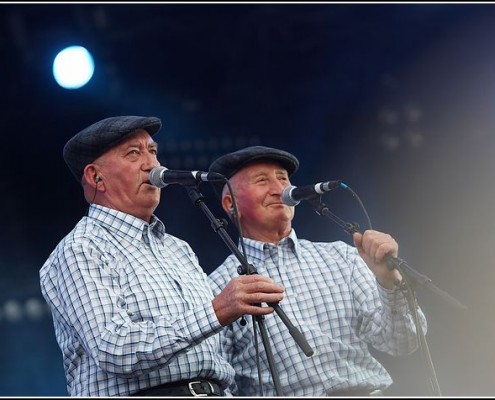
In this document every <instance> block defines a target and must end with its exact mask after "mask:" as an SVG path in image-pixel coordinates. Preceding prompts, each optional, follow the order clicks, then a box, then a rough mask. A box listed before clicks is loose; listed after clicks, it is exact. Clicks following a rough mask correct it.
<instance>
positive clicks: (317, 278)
mask: <svg viewBox="0 0 495 400" xmlns="http://www.w3.org/2000/svg"><path fill="white" fill-rule="evenodd" d="M245 248H246V252H247V259H248V262H249V263H250V264H252V265H253V266H254V268H255V269H256V270H257V272H258V273H259V274H261V275H265V276H269V277H271V278H272V279H273V280H275V281H276V282H278V283H280V284H282V285H283V286H284V287H285V290H286V292H285V298H284V299H283V300H282V301H281V302H280V304H279V305H280V309H281V310H282V311H283V312H284V313H285V314H286V315H287V317H288V318H289V320H290V322H292V324H294V325H295V326H296V327H297V328H298V330H299V331H300V332H301V333H302V334H303V335H304V337H305V338H306V340H307V341H308V344H309V345H310V346H311V348H312V349H313V351H314V354H313V356H311V357H308V356H306V355H305V354H304V353H303V351H302V350H301V348H300V347H299V345H298V344H297V343H296V342H295V341H294V339H293V337H292V336H291V334H290V332H289V330H288V329H287V327H286V325H285V324H284V323H283V321H282V319H281V318H280V317H279V316H278V315H277V313H273V314H270V315H268V316H267V317H265V320H264V325H265V326H266V330H267V333H268V336H269V339H270V346H271V348H272V351H273V354H274V362H275V366H276V369H277V373H278V376H279V378H280V384H281V387H282V390H283V393H282V395H285V396H324V395H325V393H327V392H330V391H334V390H339V389H360V388H362V389H368V388H371V389H384V388H387V387H388V386H390V385H391V383H392V380H391V377H390V375H389V374H388V373H387V371H386V370H385V368H384V367H383V366H382V365H380V364H379V363H378V361H377V360H376V359H375V358H373V356H372V355H371V354H370V351H369V349H368V344H369V345H371V346H372V347H374V348H375V349H377V350H379V351H382V352H386V353H388V354H391V355H398V354H409V353H411V352H413V351H414V350H415V349H416V348H417V339H416V335H415V332H416V329H415V325H414V322H413V318H412V316H411V314H410V313H409V308H408V305H407V300H406V299H405V297H404V295H403V294H402V293H401V292H400V291H396V290H387V289H385V288H383V287H381V286H380V285H379V284H377V281H376V278H375V276H374V275H373V273H372V272H371V271H370V269H369V268H368V267H367V265H366V264H365V263H364V261H363V260H362V258H361V257H360V256H359V254H358V252H357V250H356V248H355V247H353V246H350V245H348V244H346V243H344V242H341V241H338V242H333V243H315V242H310V241H308V240H303V239H301V240H299V239H298V238H297V236H296V233H295V231H294V230H292V232H291V234H290V236H289V237H286V238H285V239H283V240H282V241H280V242H279V243H278V245H274V244H270V243H263V242H258V241H255V240H250V239H245ZM239 264H240V263H239V261H238V260H237V258H235V257H234V256H233V255H230V256H229V257H228V258H227V259H226V260H225V261H224V263H223V264H222V265H221V266H219V267H218V268H217V269H216V270H215V271H214V272H213V273H211V274H210V276H209V280H210V282H211V284H212V287H213V291H214V293H218V292H219V291H220V290H221V289H222V288H223V287H224V286H225V285H226V283H227V282H228V281H229V280H230V279H231V277H234V276H237V275H238V272H237V267H238V266H239ZM419 314H420V319H421V323H422V328H423V330H424V331H426V319H425V317H424V314H423V313H422V311H421V310H419ZM246 320H247V322H248V324H247V325H246V326H241V324H240V323H239V321H240V320H238V321H236V322H234V323H233V324H231V325H229V326H228V327H226V328H225V329H224V330H223V331H222V333H221V336H222V352H223V354H224V355H225V357H226V358H227V359H228V360H229V361H230V363H231V364H232V365H233V366H234V369H235V370H236V373H237V375H236V383H237V386H238V391H237V392H236V393H234V394H238V395H242V396H261V395H264V396H275V395H276V392H275V388H274V385H273V383H272V378H271V373H270V369H269V367H268V361H267V357H266V353H265V350H264V348H263V343H262V341H261V336H260V335H259V334H258V347H259V349H260V353H261V360H260V365H261V376H262V382H263V393H261V391H260V388H259V380H258V369H257V363H256V351H255V346H254V343H255V341H254V338H253V328H252V318H251V317H246Z"/></svg>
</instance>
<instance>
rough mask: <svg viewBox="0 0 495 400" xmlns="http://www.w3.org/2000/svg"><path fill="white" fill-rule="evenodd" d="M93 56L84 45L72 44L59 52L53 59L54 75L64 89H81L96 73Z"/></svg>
mask: <svg viewBox="0 0 495 400" xmlns="http://www.w3.org/2000/svg"><path fill="white" fill-rule="evenodd" d="M94 69H95V66H94V61H93V57H92V56H91V54H90V53H89V51H88V50H86V49H85V48H84V47H82V46H70V47H67V48H65V49H64V50H62V51H61V52H60V53H58V54H57V56H56V57H55V59H54V61H53V76H54V78H55V81H56V82H57V83H58V84H59V85H60V86H62V87H63V88H64V89H79V88H81V87H83V86H84V85H85V84H86V83H88V82H89V80H90V79H91V77H92V76H93V73H94Z"/></svg>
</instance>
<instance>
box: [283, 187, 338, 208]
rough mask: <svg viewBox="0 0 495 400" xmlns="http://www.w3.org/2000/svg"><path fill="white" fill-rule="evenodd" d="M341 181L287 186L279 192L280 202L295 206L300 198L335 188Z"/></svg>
mask: <svg viewBox="0 0 495 400" xmlns="http://www.w3.org/2000/svg"><path fill="white" fill-rule="evenodd" d="M341 185H342V181H328V182H320V183H317V184H315V185H308V186H300V187H296V186H287V187H286V188H285V189H284V190H283V191H282V194H281V198H282V203H284V204H286V205H288V206H297V205H298V204H299V203H300V202H301V200H307V199H310V198H312V197H315V196H317V195H320V194H323V193H325V192H329V191H330V190H334V189H337V188H338V187H339V186H341Z"/></svg>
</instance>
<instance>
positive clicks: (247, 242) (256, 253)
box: [239, 229, 300, 259]
mask: <svg viewBox="0 0 495 400" xmlns="http://www.w3.org/2000/svg"><path fill="white" fill-rule="evenodd" d="M244 246H245V248H246V255H247V256H248V257H252V258H256V259H260V258H262V257H261V255H262V254H263V251H264V249H265V248H266V247H267V246H280V247H285V248H288V249H292V250H293V251H294V254H295V255H296V256H297V257H298V258H299V248H300V246H299V242H298V240H297V235H296V231H295V230H294V229H291V231H290V233H289V235H288V236H286V237H284V238H283V239H282V240H280V241H279V242H278V243H277V244H273V243H267V242H260V241H258V240H254V239H249V238H244ZM239 248H241V247H240V243H239Z"/></svg>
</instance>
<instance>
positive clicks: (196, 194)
mask: <svg viewBox="0 0 495 400" xmlns="http://www.w3.org/2000/svg"><path fill="white" fill-rule="evenodd" d="M186 190H187V193H188V195H189V197H190V198H191V200H192V202H193V204H194V205H195V206H197V207H199V208H201V210H202V211H203V212H204V213H205V215H206V216H207V217H208V219H209V220H210V223H211V227H212V229H213V230H214V231H215V232H216V233H218V234H219V235H220V237H221V238H222V240H223V241H224V243H225V244H226V245H227V247H228V248H229V249H230V250H231V251H232V253H233V254H234V255H235V256H236V257H237V259H238V260H239V262H240V263H241V265H240V266H239V267H238V269H237V270H238V272H239V274H240V275H243V274H256V273H257V271H256V270H255V268H254V267H253V266H252V265H251V264H249V263H248V261H247V259H246V258H245V257H244V255H243V254H242V253H241V252H240V250H239V249H238V247H237V246H236V245H235V243H234V242H233V240H232V238H231V237H230V236H229V234H228V233H227V231H226V230H225V222H224V221H223V220H221V219H218V218H215V216H214V215H213V214H212V212H211V211H210V209H209V208H208V206H207V205H206V204H205V202H204V197H203V195H202V194H201V192H200V191H199V188H198V185H188V186H186ZM267 304H268V305H269V306H270V307H272V308H273V309H274V310H275V312H276V313H277V315H278V316H279V317H280V319H281V320H282V322H283V323H284V324H285V325H286V326H287V328H288V329H289V333H290V334H291V335H292V337H293V338H294V340H295V341H296V343H297V344H298V345H299V347H300V348H301V349H302V350H303V352H304V354H305V355H306V356H308V357H309V356H312V355H313V353H314V352H313V349H312V348H311V346H310V345H309V343H308V342H307V341H306V338H305V337H304V336H303V335H302V334H301V332H300V331H299V330H298V329H297V328H296V327H295V326H294V325H293V324H292V323H291V322H290V320H289V318H288V317H287V315H286V314H285V313H284V312H283V311H282V309H281V308H280V306H279V305H278V303H267ZM255 320H256V321H257V322H258V327H259V329H260V333H261V338H262V340H263V345H264V347H265V351H266V355H267V357H268V365H269V367H270V372H271V374H272V379H273V384H274V386H275V391H276V392H277V395H278V396H281V395H282V388H281V385H280V380H279V377H278V374H277V371H276V368H275V361H274V359H273V353H272V350H271V346H270V342H269V340H268V334H267V332H266V327H265V324H264V319H263V318H259V317H257V318H255Z"/></svg>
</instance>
